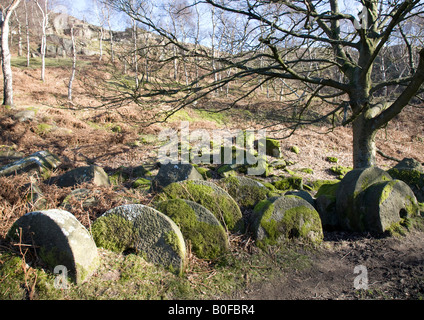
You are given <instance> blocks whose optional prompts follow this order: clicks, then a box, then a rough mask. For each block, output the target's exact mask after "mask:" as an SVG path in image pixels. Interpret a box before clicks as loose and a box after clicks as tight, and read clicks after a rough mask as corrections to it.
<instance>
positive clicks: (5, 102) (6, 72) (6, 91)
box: [1, 16, 13, 106]
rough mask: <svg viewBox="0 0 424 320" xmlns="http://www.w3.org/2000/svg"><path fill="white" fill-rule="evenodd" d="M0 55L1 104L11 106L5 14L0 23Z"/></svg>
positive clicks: (7, 35) (7, 33)
mask: <svg viewBox="0 0 424 320" xmlns="http://www.w3.org/2000/svg"><path fill="white" fill-rule="evenodd" d="M1 57H2V68H3V81H4V89H3V92H4V93H3V105H4V106H13V79H12V67H11V64H10V62H11V54H10V49H9V18H8V17H7V16H6V18H5V19H4V21H2V25H1Z"/></svg>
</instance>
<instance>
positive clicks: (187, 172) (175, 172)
mask: <svg viewBox="0 0 424 320" xmlns="http://www.w3.org/2000/svg"><path fill="white" fill-rule="evenodd" d="M184 180H203V176H202V175H201V174H200V173H199V172H198V171H197V169H196V167H195V166H193V165H191V164H184V163H182V164H181V163H180V164H172V163H168V164H164V165H162V166H161V167H160V169H159V172H158V174H157V175H156V177H155V178H154V179H153V181H152V186H151V191H160V190H161V189H162V188H164V187H166V186H168V185H170V184H171V183H174V182H178V181H184Z"/></svg>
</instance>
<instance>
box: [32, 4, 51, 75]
mask: <svg viewBox="0 0 424 320" xmlns="http://www.w3.org/2000/svg"><path fill="white" fill-rule="evenodd" d="M34 1H35V3H36V4H37V7H38V9H39V10H40V12H41V15H42V20H41V81H44V80H45V77H46V76H45V74H46V48H47V34H46V32H47V27H48V25H49V12H48V0H42V2H41V0H34ZM40 2H41V3H40Z"/></svg>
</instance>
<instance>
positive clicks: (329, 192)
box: [315, 181, 340, 230]
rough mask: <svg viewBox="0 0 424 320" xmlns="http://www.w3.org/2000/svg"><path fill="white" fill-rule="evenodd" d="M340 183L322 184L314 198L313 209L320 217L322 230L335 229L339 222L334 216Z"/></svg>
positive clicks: (335, 215)
mask: <svg viewBox="0 0 424 320" xmlns="http://www.w3.org/2000/svg"><path fill="white" fill-rule="evenodd" d="M339 184H340V182H330V181H329V182H328V183H324V184H322V185H321V186H320V187H319V189H318V192H317V193H316V195H315V197H316V200H315V208H316V209H317V211H318V213H319V216H320V217H321V223H322V227H323V229H324V230H335V229H337V227H338V225H339V222H338V217H337V214H336V192H337V188H338V187H339Z"/></svg>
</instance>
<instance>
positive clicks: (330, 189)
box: [315, 182, 340, 200]
mask: <svg viewBox="0 0 424 320" xmlns="http://www.w3.org/2000/svg"><path fill="white" fill-rule="evenodd" d="M339 185H340V182H337V183H325V184H323V185H321V187H320V188H319V189H318V192H317V193H316V195H315V197H316V198H318V197H320V196H322V195H325V196H326V197H327V198H331V199H334V200H335V199H336V191H337V188H338V187H339Z"/></svg>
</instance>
